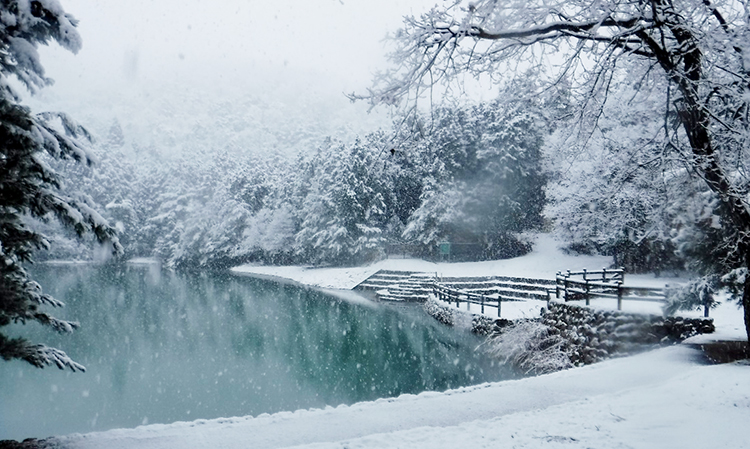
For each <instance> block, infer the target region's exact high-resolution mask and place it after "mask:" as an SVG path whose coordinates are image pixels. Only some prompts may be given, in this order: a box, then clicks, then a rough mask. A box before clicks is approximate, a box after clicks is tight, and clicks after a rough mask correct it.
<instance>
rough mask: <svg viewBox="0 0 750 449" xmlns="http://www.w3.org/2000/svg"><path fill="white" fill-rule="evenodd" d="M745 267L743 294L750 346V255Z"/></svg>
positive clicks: (743, 307)
mask: <svg viewBox="0 0 750 449" xmlns="http://www.w3.org/2000/svg"><path fill="white" fill-rule="evenodd" d="M745 257H746V261H745V266H746V267H747V271H748V272H747V273H746V274H745V288H744V290H743V292H742V309H743V310H744V312H745V333H746V334H747V345H748V346H750V254H748V255H746V256H745Z"/></svg>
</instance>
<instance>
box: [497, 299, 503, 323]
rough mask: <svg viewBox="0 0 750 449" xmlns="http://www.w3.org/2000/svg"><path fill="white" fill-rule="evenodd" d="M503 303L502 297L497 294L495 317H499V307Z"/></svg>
mask: <svg viewBox="0 0 750 449" xmlns="http://www.w3.org/2000/svg"><path fill="white" fill-rule="evenodd" d="M502 303H503V297H502V296H500V295H497V317H498V318H500V308H501V305H502Z"/></svg>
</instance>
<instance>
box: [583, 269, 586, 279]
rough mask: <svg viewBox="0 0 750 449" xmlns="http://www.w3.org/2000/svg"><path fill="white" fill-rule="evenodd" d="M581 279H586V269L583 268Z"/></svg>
mask: <svg viewBox="0 0 750 449" xmlns="http://www.w3.org/2000/svg"><path fill="white" fill-rule="evenodd" d="M583 280H584V281H585V280H586V269H585V268H584V269H583Z"/></svg>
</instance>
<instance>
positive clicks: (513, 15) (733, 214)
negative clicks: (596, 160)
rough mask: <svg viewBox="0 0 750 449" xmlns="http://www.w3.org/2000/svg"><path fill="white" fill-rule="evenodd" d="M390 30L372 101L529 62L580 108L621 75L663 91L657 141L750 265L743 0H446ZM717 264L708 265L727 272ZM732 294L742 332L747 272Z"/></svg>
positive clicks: (509, 73)
mask: <svg viewBox="0 0 750 449" xmlns="http://www.w3.org/2000/svg"><path fill="white" fill-rule="evenodd" d="M394 39H395V42H396V45H397V47H396V50H395V51H394V52H393V55H392V57H393V60H394V65H393V68H392V69H391V70H390V71H387V72H385V73H384V74H383V75H381V76H380V77H379V78H377V79H376V82H375V85H374V87H373V89H372V90H371V92H370V93H369V94H368V95H366V97H367V98H368V99H369V100H370V101H371V102H372V103H373V104H398V103H399V102H401V101H402V100H404V99H407V98H409V97H414V96H416V95H419V93H420V92H422V91H424V90H425V89H426V88H429V87H432V86H434V85H435V83H437V82H441V81H452V80H460V79H463V77H465V75H466V73H467V72H468V73H470V74H472V75H476V76H477V77H481V78H484V79H487V78H490V79H494V80H499V81H502V83H503V84H504V85H505V86H511V85H512V84H513V79H512V78H513V76H514V74H518V75H521V76H526V73H527V70H528V69H529V68H532V69H533V70H535V71H536V72H537V74H538V77H539V80H540V87H542V88H547V87H549V86H554V85H557V83H559V82H560V80H563V79H566V80H569V82H570V83H571V85H570V91H571V98H572V103H573V104H577V105H578V109H579V112H581V114H580V116H581V117H583V118H585V117H587V116H588V117H592V116H593V117H598V116H599V114H600V112H601V110H602V105H604V104H606V103H607V101H608V99H609V97H608V95H609V93H610V92H611V89H614V88H616V84H613V81H614V82H616V81H619V79H620V78H621V77H628V78H629V79H630V80H632V81H633V83H632V84H633V85H637V86H638V88H639V89H641V90H647V89H655V90H659V91H661V92H662V93H663V94H664V95H663V98H664V103H662V104H661V105H660V112H661V114H660V117H662V120H660V123H663V124H664V128H663V133H661V135H660V136H657V137H658V138H659V142H657V145H658V146H659V147H660V148H661V150H662V151H663V153H664V154H665V155H668V156H670V157H675V158H677V159H679V160H680V162H681V163H682V164H683V165H684V167H685V169H686V170H687V171H688V172H690V173H691V174H692V175H693V176H695V177H696V178H697V179H698V180H700V181H701V182H703V183H704V185H705V186H706V188H707V189H709V190H710V191H711V192H713V194H715V195H716V197H717V198H718V199H719V201H720V203H721V207H719V208H718V209H717V210H716V212H717V216H718V217H719V218H720V223H719V225H720V226H722V227H724V228H726V229H728V230H729V232H727V234H726V235H727V236H728V238H729V239H730V240H728V241H726V243H725V245H724V248H725V249H726V251H727V253H728V254H727V255H728V257H722V260H735V261H737V262H736V263H737V264H739V265H742V266H744V267H745V268H747V267H748V266H750V206H749V205H748V197H747V195H748V193H747V192H748V190H749V189H748V187H750V177H748V176H747V170H746V168H747V163H748V159H749V157H748V156H750V155H749V154H748V149H750V145H748V141H750V122H749V121H748V113H749V111H750V62H749V61H748V60H747V58H748V53H749V52H750V47H749V46H750V10H749V9H748V6H747V4H746V3H745V2H739V1H734V0H717V1H709V0H684V1H679V2H675V1H670V0H655V1H650V2H619V1H614V0H606V1H602V2H594V3H592V2H589V1H582V0H574V1H571V0H555V1H547V0H544V1H542V0H534V1H525V0H524V1H521V0H511V1H504V2H498V1H497V0H476V1H472V2H468V1H455V2H453V1H451V2H446V3H445V6H437V7H435V8H433V9H432V10H430V11H429V12H427V13H425V14H423V15H422V16H420V17H418V18H415V17H408V18H407V19H406V20H405V26H404V28H403V29H402V30H401V31H399V32H398V33H396V34H395V37H394ZM519 68H524V71H523V73H521V72H520V71H519V70H518V69H519ZM539 93H540V92H539V91H537V92H528V94H529V95H537V94H539ZM672 117H674V120H671V118H672ZM584 121H585V120H584ZM583 124H585V123H583ZM590 124H591V123H590ZM593 124H594V125H596V120H594V121H593ZM675 124H676V125H677V126H674V125H675ZM665 206H666V205H665ZM722 265H723V264H719V265H718V266H717V267H716V269H717V270H725V269H726V267H724V266H722ZM733 268H740V267H733ZM742 304H743V306H744V310H745V326H746V331H747V334H748V337H749V338H750V277H745V284H744V289H743V294H742Z"/></svg>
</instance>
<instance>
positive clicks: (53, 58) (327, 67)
mask: <svg viewBox="0 0 750 449" xmlns="http://www.w3.org/2000/svg"><path fill="white" fill-rule="evenodd" d="M438 1H440V0H272V1H269V0H263V1H260V0H225V1H222V2H213V1H206V0H161V1H158V0H154V1H152V0H128V1H112V0H63V1H62V2H61V3H62V4H63V7H64V8H65V9H66V11H68V12H69V13H71V14H73V15H74V16H75V17H76V18H77V19H79V20H80V24H79V31H80V33H81V35H82V37H83V42H84V44H83V49H82V50H81V52H80V53H79V54H78V55H77V56H72V55H68V54H67V52H65V51H63V50H61V49H60V48H59V47H57V46H53V47H52V49H51V50H44V51H43V63H44V64H45V67H47V73H48V75H49V76H51V77H52V78H54V79H55V80H56V82H57V86H58V87H57V88H58V89H61V88H62V89H67V88H75V86H76V84H77V85H78V86H81V88H85V87H86V86H91V85H92V84H93V85H98V84H101V83H102V82H105V83H106V79H109V80H110V81H113V78H125V79H131V80H132V79H136V80H140V81H147V80H152V79H155V78H161V79H162V80H164V79H169V78H170V77H173V78H176V79H182V80H193V79H195V78H207V79H211V80H220V79H222V78H223V77H226V76H227V75H229V76H231V75H238V76H240V77H242V76H243V75H244V74H247V73H251V72H252V70H254V69H257V68H266V67H269V66H270V67H283V68H284V69H285V70H288V71H290V72H298V71H305V72H307V71H315V72H318V73H319V74H321V75H322V76H323V77H325V78H327V79H329V80H340V83H341V89H340V90H339V92H343V91H347V92H348V91H351V90H354V89H357V90H361V89H363V88H365V87H367V86H368V85H369V83H370V81H371V78H372V73H373V72H374V71H375V70H377V69H379V68H384V66H385V58H384V48H383V42H382V39H383V38H384V36H385V35H386V33H388V32H393V31H395V30H396V29H397V28H398V27H399V26H400V24H401V20H402V17H403V16H404V15H406V14H419V13H421V12H423V11H427V10H428V9H429V8H430V6H432V5H434V4H435V3H436V2H438Z"/></svg>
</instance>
